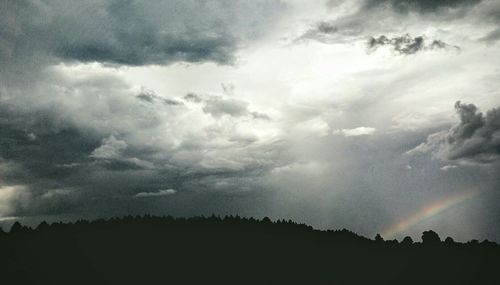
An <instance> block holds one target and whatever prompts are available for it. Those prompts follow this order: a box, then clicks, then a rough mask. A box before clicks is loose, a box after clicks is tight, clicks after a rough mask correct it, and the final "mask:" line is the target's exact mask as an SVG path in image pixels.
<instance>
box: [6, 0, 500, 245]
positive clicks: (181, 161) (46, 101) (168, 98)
mask: <svg viewBox="0 0 500 285" xmlns="http://www.w3.org/2000/svg"><path fill="white" fill-rule="evenodd" d="M0 26H1V27H2V28H1V29H0V221H1V224H2V225H3V226H4V227H8V226H9V225H10V224H12V222H13V221H16V220H19V221H21V222H24V223H27V224H33V225H35V224H36V223H38V222H40V221H41V220H49V221H58V220H63V221H64V220H74V219H81V218H100V217H104V218H106V217H112V216H121V215H129V214H130V215H142V214H153V215H174V216H195V215H211V214H216V215H240V216H246V217H249V216H253V217H258V218H262V217H264V216H269V217H271V218H272V219H287V220H288V219H292V220H295V221H297V222H303V223H307V224H310V225H312V226H314V227H315V228H319V229H341V228H347V229H350V230H352V231H355V232H356V233H358V234H362V235H365V236H368V237H373V236H375V234H376V233H382V235H383V236H384V238H386V239H392V238H397V239H401V238H402V237H404V236H406V235H409V236H412V237H413V238H414V239H415V240H419V239H420V235H421V233H422V232H423V231H424V230H428V229H433V230H435V231H436V232H438V233H439V234H440V235H441V237H442V238H443V239H444V237H446V236H452V237H453V238H455V240H459V241H465V240H470V239H473V238H474V239H479V240H483V239H489V240H495V241H498V242H500V226H499V225H500V206H499V203H498V202H499V201H500V178H499V175H498V173H499V171H500V80H499V77H500V56H499V45H500V43H499V42H500V1H498V0H472V1H465V0H455V1H453V0H440V1H430V0H371V1H368V0H352V1H348V0H345V1H342V0H329V1H305V0H304V1H302V0H301V1H299V0H290V1H278V0H257V1H243V0H165V1H160V0H152V1H138V0H124V1H118V0H87V1H76V0H74V1H73V0H72V1H66V0H64V1H63V0H20V1H19V0H3V1H1V2H0Z"/></svg>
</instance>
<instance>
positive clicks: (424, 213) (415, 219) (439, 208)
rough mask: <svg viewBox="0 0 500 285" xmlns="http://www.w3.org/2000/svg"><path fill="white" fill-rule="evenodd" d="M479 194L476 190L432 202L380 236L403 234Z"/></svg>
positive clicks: (389, 236) (391, 236) (390, 236)
mask: <svg viewBox="0 0 500 285" xmlns="http://www.w3.org/2000/svg"><path fill="white" fill-rule="evenodd" d="M479 193H480V192H479V191H477V190H473V191H466V192H461V193H458V194H455V195H452V196H449V197H446V198H444V199H442V200H439V201H437V202H434V203H432V204H430V205H427V206H425V207H424V208H422V209H421V210H420V211H418V212H416V213H415V214H413V215H411V216H409V217H407V218H406V219H403V220H401V221H399V222H398V223H396V224H394V225H392V226H390V227H389V228H387V229H385V230H384V231H382V233H381V235H382V236H383V237H384V238H393V237H394V236H395V235H397V234H399V233H402V232H404V231H405V230H407V229H408V228H410V227H412V226H413V225H415V224H417V223H419V222H421V221H423V220H425V219H428V218H430V217H433V216H436V215H438V214H440V213H441V212H443V211H445V210H446V209H448V208H450V207H453V206H455V205H457V204H460V203H462V202H464V201H466V200H468V199H471V198H473V197H475V196H477V195H478V194H479Z"/></svg>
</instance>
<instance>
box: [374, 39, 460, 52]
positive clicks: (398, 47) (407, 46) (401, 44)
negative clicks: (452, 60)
mask: <svg viewBox="0 0 500 285" xmlns="http://www.w3.org/2000/svg"><path fill="white" fill-rule="evenodd" d="M367 45H368V49H369V50H376V49H377V48H379V47H381V46H391V48H392V49H393V50H394V51H395V52H398V53H400V54H405V55H409V54H415V53H417V52H419V51H422V50H434V49H455V50H459V49H460V48H459V47H457V46H453V45H449V44H447V43H445V42H443V41H441V40H432V41H431V42H430V43H428V40H426V39H425V38H424V37H423V36H417V37H411V36H410V35H409V34H406V35H404V36H398V37H392V38H388V37H387V36H384V35H381V36H379V37H377V38H374V37H371V38H370V39H369V40H368V43H367Z"/></svg>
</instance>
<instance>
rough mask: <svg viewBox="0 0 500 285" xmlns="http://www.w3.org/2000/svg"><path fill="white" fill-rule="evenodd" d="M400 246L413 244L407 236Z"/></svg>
mask: <svg viewBox="0 0 500 285" xmlns="http://www.w3.org/2000/svg"><path fill="white" fill-rule="evenodd" d="M401 244H402V245H412V244H413V239H412V238H411V237H409V236H406V237H405V238H404V239H403V241H401Z"/></svg>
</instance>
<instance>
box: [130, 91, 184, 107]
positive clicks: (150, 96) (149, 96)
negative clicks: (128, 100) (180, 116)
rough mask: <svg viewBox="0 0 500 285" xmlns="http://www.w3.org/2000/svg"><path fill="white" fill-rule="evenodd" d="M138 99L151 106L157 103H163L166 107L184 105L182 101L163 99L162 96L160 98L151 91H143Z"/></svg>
mask: <svg viewBox="0 0 500 285" xmlns="http://www.w3.org/2000/svg"><path fill="white" fill-rule="evenodd" d="M137 99H139V100H141V101H144V102H147V103H151V104H154V103H156V102H163V103H164V104H165V105H171V106H180V105H183V103H182V102H181V101H177V100H173V99H168V98H163V97H161V96H158V95H157V94H156V93H154V92H153V91H149V90H143V91H142V92H141V93H140V94H139V95H137Z"/></svg>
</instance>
